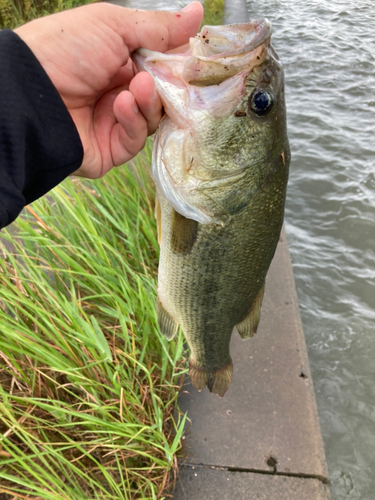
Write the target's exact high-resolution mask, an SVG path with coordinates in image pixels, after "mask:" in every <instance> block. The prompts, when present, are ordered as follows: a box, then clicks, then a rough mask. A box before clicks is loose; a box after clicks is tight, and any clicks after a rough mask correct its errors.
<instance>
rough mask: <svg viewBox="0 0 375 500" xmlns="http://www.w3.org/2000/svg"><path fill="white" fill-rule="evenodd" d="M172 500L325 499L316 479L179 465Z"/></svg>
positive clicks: (324, 490)
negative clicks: (235, 499) (179, 468)
mask: <svg viewBox="0 0 375 500" xmlns="http://www.w3.org/2000/svg"><path fill="white" fill-rule="evenodd" d="M173 498H174V500H187V499H192V498H194V500H217V499H220V500H233V499H234V498H237V499H241V500H242V499H246V500H275V499H277V500H301V499H303V500H327V499H328V498H329V489H328V486H327V485H325V484H323V483H322V482H321V481H319V480H318V479H307V478H303V479H301V478H298V477H286V476H277V475H269V474H252V473H248V472H229V471H220V470H214V469H207V468H197V467H196V468H194V469H193V468H191V467H182V468H181V470H180V472H179V475H178V478H177V486H176V489H175V493H174V497H173Z"/></svg>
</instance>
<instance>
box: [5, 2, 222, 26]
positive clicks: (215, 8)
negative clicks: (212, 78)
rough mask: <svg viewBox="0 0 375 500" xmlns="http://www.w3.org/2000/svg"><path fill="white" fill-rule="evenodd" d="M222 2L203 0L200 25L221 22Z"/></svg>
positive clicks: (211, 24)
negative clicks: (202, 13)
mask: <svg viewBox="0 0 375 500" xmlns="http://www.w3.org/2000/svg"><path fill="white" fill-rule="evenodd" d="M0 1H1V0H0ZM224 3H225V1H224V0H204V2H203V6H204V16H203V21H202V26H204V25H208V26H214V25H219V24H223V19H224Z"/></svg>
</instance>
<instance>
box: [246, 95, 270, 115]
mask: <svg viewBox="0 0 375 500" xmlns="http://www.w3.org/2000/svg"><path fill="white" fill-rule="evenodd" d="M272 106H273V95H272V94H271V93H270V92H267V91H266V90H254V91H253V93H252V94H251V96H250V108H251V109H252V110H253V111H254V113H255V114H256V115H257V116H265V115H267V114H268V113H269V112H270V111H271V109H272Z"/></svg>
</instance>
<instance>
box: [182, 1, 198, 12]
mask: <svg viewBox="0 0 375 500" xmlns="http://www.w3.org/2000/svg"><path fill="white" fill-rule="evenodd" d="M194 3H196V2H192V3H189V5H187V6H186V7H184V8H183V9H181V12H190V11H191V10H194V9H195V7H193V4H194Z"/></svg>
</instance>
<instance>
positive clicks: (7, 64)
mask: <svg viewBox="0 0 375 500" xmlns="http://www.w3.org/2000/svg"><path fill="white" fill-rule="evenodd" d="M82 159H83V148H82V144H81V141H80V138H79V135H78V132H77V129H76V127H75V125H74V122H73V120H72V118H71V116H70V114H69V112H68V110H67V109H66V106H65V104H64V103H63V101H62V99H61V97H60V95H59V94H58V92H57V90H56V89H55V87H54V86H53V84H52V82H51V80H50V79H49V77H48V76H47V74H46V72H45V71H44V69H43V68H42V66H41V65H40V63H39V61H38V60H37V59H36V57H35V56H34V55H33V53H32V52H31V50H30V49H29V48H28V46H27V45H26V44H25V43H24V42H23V41H22V40H21V39H20V38H19V37H18V36H17V35H16V34H15V33H13V32H12V31H8V30H3V31H1V32H0V228H1V227H4V226H6V225H8V224H10V223H11V222H12V221H13V220H14V219H15V218H16V217H17V215H18V214H19V213H20V211H21V210H22V209H23V207H24V206H25V205H27V204H28V203H31V202H32V201H34V200H36V199H37V198H39V197H40V196H42V195H44V194H45V193H47V192H48V191H49V190H51V189H52V188H53V187H55V186H56V185H57V184H58V183H59V182H61V181H62V180H63V179H64V178H65V177H67V176H68V175H70V174H71V173H73V172H74V171H75V170H77V169H78V168H79V167H80V165H81V163H82Z"/></svg>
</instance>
